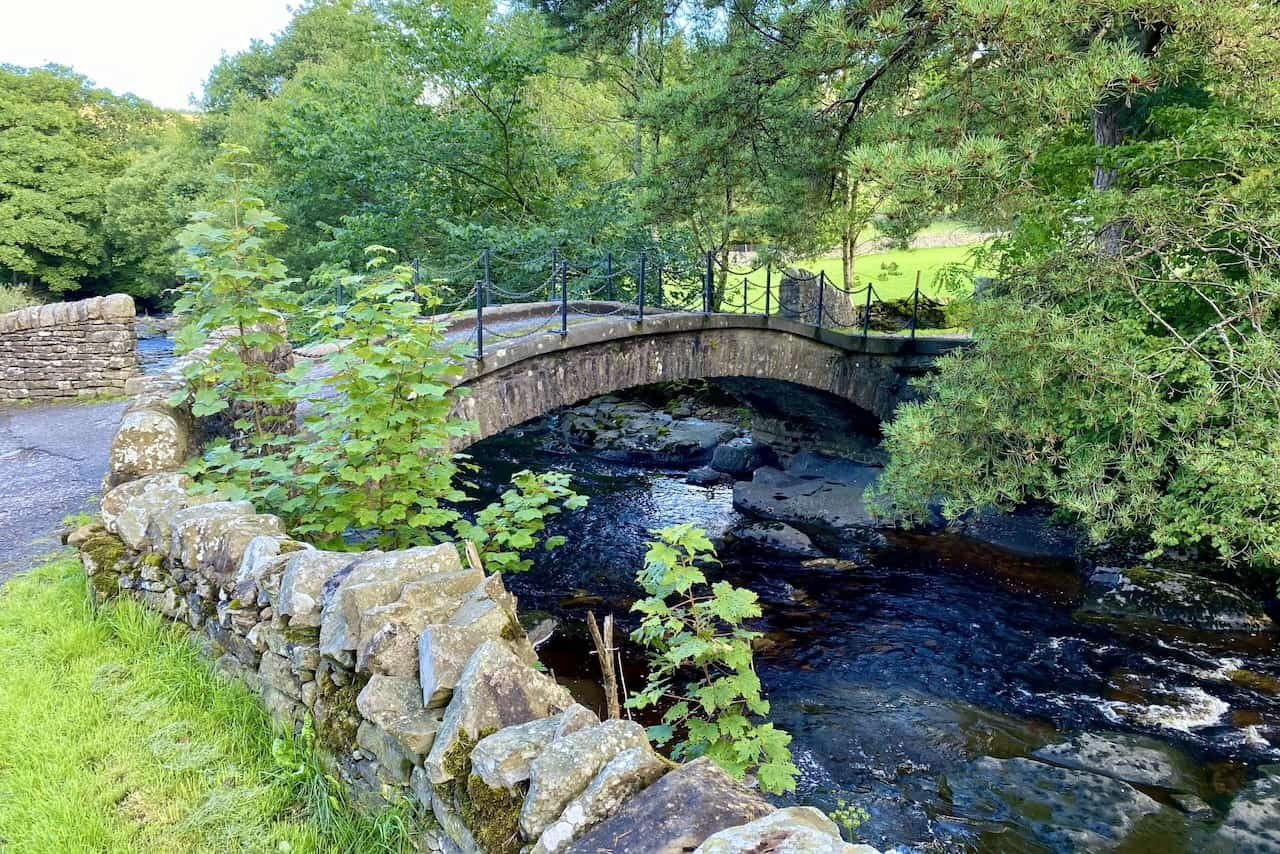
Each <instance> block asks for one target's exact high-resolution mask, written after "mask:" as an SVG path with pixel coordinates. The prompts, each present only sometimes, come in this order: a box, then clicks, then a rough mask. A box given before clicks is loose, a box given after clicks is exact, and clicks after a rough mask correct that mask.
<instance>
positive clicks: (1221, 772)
mask: <svg viewBox="0 0 1280 854" xmlns="http://www.w3.org/2000/svg"><path fill="white" fill-rule="evenodd" d="M473 453H474V455H475V457H476V459H477V460H481V461H483V463H482V467H481V471H480V472H479V473H478V475H477V480H478V482H479V485H480V487H481V490H482V491H483V492H485V493H488V494H492V493H493V491H494V490H495V489H496V487H497V486H498V485H500V484H501V483H502V482H504V481H505V480H506V479H507V478H508V477H509V476H510V474H511V473H512V472H514V471H515V470H517V469H519V468H524V467H528V468H533V469H535V470H549V469H561V470H568V471H571V472H572V473H573V474H574V478H575V486H576V488H577V489H578V490H579V491H582V492H585V493H587V494H589V495H590V496H591V503H590V505H589V506H588V508H587V509H586V510H585V511H582V512H580V513H577V514H574V515H573V516H571V517H569V518H567V519H565V520H562V521H561V523H560V526H559V530H557V531H556V533H563V534H566V535H567V536H568V537H569V543H568V545H566V546H564V547H563V548H561V549H559V550H557V551H555V552H553V553H550V554H544V555H539V556H538V557H537V560H536V565H535V568H534V570H533V571H531V572H529V573H528V574H526V575H523V576H518V577H514V578H512V579H510V586H511V587H512V589H513V590H514V591H515V592H516V593H517V594H518V595H519V596H520V597H521V603H522V608H526V609H538V610H545V611H549V612H552V613H554V614H556V615H557V616H559V617H561V618H562V619H563V620H564V621H565V624H566V625H565V626H564V629H563V630H562V631H561V632H560V634H559V635H558V637H557V638H556V639H555V640H553V641H552V642H551V643H550V644H549V645H548V647H544V649H543V654H544V659H545V660H546V661H547V662H548V664H549V665H550V666H551V667H552V668H553V669H554V670H555V671H556V672H557V674H558V675H560V676H561V677H563V678H565V679H567V680H568V679H572V680H576V681H575V682H574V684H575V686H576V687H577V688H578V690H579V691H580V692H582V693H583V695H584V696H585V697H586V699H588V700H590V699H593V696H594V695H592V689H591V688H590V687H587V686H589V685H590V681H591V679H593V678H594V677H595V673H594V671H593V665H592V664H591V663H590V658H589V656H587V655H586V651H587V649H588V642H587V641H586V639H585V637H583V636H582V634H581V632H580V620H581V619H582V618H583V616H584V614H585V608H586V606H588V605H590V607H592V608H593V609H594V610H596V611H597V612H598V613H604V612H607V611H610V610H611V611H613V612H614V613H615V614H617V615H618V616H619V617H620V618H622V617H623V616H624V615H626V612H627V609H628V607H629V605H630V603H631V601H632V600H633V599H634V598H635V597H636V595H637V594H638V590H637V588H636V587H635V586H634V582H633V575H634V572H635V571H636V569H637V568H638V567H639V566H640V563H641V561H642V558H643V552H644V541H645V539H646V537H647V531H648V530H649V529H651V528H655V527H660V526H663V525H667V524H671V523H674V522H678V521H694V522H697V523H698V524H701V525H703V526H704V527H706V528H707V529H708V530H709V531H711V532H712V533H713V534H716V533H720V532H723V531H725V530H726V529H728V528H729V527H731V526H732V525H733V524H734V523H735V522H736V521H738V515H737V513H736V511H734V510H733V508H732V489H730V488H727V487H723V486H721V487H712V488H702V487H694V486H690V485H688V484H685V483H684V481H683V475H682V474H680V473H676V472H668V473H664V472H655V471H651V470H644V469H639V468H635V467H631V466H626V465H619V464H616V463H608V462H603V461H600V460H597V459H594V458H591V457H588V456H585V455H573V454H570V455H563V454H556V453H551V452H549V451H546V450H544V449H543V448H542V447H541V444H540V439H539V437H538V436H536V435H526V436H523V437H521V436H502V437H498V438H496V439H492V440H489V441H487V442H485V443H483V444H482V445H481V446H477V447H476V448H473ZM890 540H891V543H890V546H889V548H887V549H885V550H883V551H882V552H881V553H879V554H878V555H876V556H875V558H874V560H873V561H872V563H871V565H870V566H865V567H859V568H857V569H847V568H846V569H835V568H829V567H828V568H822V567H813V566H809V567H806V566H802V565H799V564H796V563H789V562H786V561H781V560H778V559H776V558H771V557H767V556H764V555H762V554H758V553H752V552H749V551H744V552H739V553H736V554H726V555H724V557H726V563H725V566H724V569H723V573H724V576H725V577H727V578H728V579H729V580H731V581H732V582H733V583H735V584H739V585H743V586H747V587H750V588H751V589H753V590H755V591H756V592H757V593H758V594H759V595H760V598H761V601H762V604H763V606H764V610H765V614H764V617H763V618H762V620H760V621H759V624H758V625H756V626H755V628H757V629H759V630H760V631H762V632H764V633H765V638H764V640H763V642H762V643H761V645H760V649H759V651H758V652H757V656H756V659H757V667H758V669H759V672H760V676H761V679H762V681H763V683H764V685H765V688H766V691H767V695H768V698H769V700H770V702H771V703H772V707H773V708H772V719H773V720H774V721H775V722H776V723H777V724H778V725H779V726H781V727H783V728H784V729H787V730H788V731H790V732H791V733H792V735H793V736H794V738H795V740H794V742H793V744H792V751H793V754H794V756H795V759H796V762H797V764H798V765H799V767H800V769H801V771H802V779H801V781H800V785H799V789H798V791H797V792H796V793H795V795H794V796H793V797H794V800H796V801H798V802H801V803H811V804H815V805H818V806H822V807H831V806H833V805H834V803H835V802H836V801H837V800H840V799H843V800H848V801H850V802H852V803H855V804H858V805H861V806H863V807H864V808H866V809H867V810H869V811H870V813H871V819H870V821H869V822H868V823H867V824H866V825H864V826H863V827H862V828H861V829H860V831H859V834H860V835H861V836H862V837H863V838H864V839H865V840H866V841H868V842H871V843H873V844H877V845H879V846H882V847H889V846H891V845H897V846H898V847H899V848H900V849H902V850H945V851H951V850H980V851H1067V850H1090V849H1093V848H1096V847H1100V846H1101V847H1111V846H1112V845H1113V844H1117V843H1120V841H1121V840H1123V844H1121V845H1120V848H1121V849H1122V850H1134V851H1156V850H1158V851H1184V850H1195V849H1199V848H1201V847H1202V845H1203V843H1204V841H1205V840H1206V839H1207V838H1208V837H1209V835H1210V834H1212V832H1213V831H1214V828H1215V826H1216V824H1217V823H1218V822H1220V821H1221V819H1222V817H1223V816H1224V815H1225V813H1226V811H1227V809H1228V806H1229V804H1230V803H1231V799H1232V797H1233V796H1234V795H1235V794H1236V793H1237V792H1238V791H1239V790H1240V788H1241V787H1242V786H1243V785H1245V784H1246V783H1247V782H1248V781H1249V780H1251V779H1252V778H1254V777H1256V776H1257V773H1258V772H1257V768H1258V767H1259V766H1260V765H1262V764H1265V763H1273V762H1277V761H1280V750H1277V748H1276V747H1275V746H1273V745H1280V696H1277V694H1278V693H1280V658H1278V657H1277V655H1276V654H1275V652H1274V640H1275V639H1274V638H1273V637H1256V638H1253V639H1251V640H1245V639H1230V638H1227V639H1224V638H1222V637H1217V638H1213V637H1205V636H1187V635H1178V634H1175V633H1159V634H1155V633H1150V632H1146V633H1143V632H1131V631H1125V630H1123V629H1121V628H1119V627H1116V626H1113V625H1109V624H1107V623H1103V622H1099V621H1096V620H1083V619H1077V618H1076V617H1075V616H1074V609H1075V605H1076V604H1077V602H1078V599H1079V596H1080V582H1079V573H1078V571H1077V570H1076V568H1075V567H1072V566H1070V565H1067V564H1063V563H1061V562H1053V561H1043V560H1039V561H1038V560H1035V559H1028V558H1025V557H1017V556H1013V555H1010V554H1006V553H1002V552H1000V551H998V550H996V549H993V548H990V547H986V546H983V545H981V544H978V543H974V542H972V541H966V540H963V539H960V538H956V537H948V536H918V535H916V536H912V535H894V536H892V537H891V538H890ZM595 597H600V598H598V599H597V598H595ZM623 622H624V624H627V623H630V622H633V621H630V620H629V619H624V621H623ZM628 657H629V659H633V660H631V661H629V664H630V665H631V666H630V667H629V668H628V679H630V680H636V679H638V678H639V675H640V670H641V668H640V662H639V658H640V655H639V653H638V652H637V651H636V650H629V651H628ZM632 687H634V685H633V686H632ZM1086 732H1090V733H1104V734H1105V733H1122V734H1127V735H1124V736H1122V737H1123V738H1128V739H1134V738H1136V737H1139V736H1140V737H1141V739H1139V741H1135V742H1134V743H1140V744H1141V745H1143V746H1145V749H1150V750H1153V751H1155V753H1154V754H1152V755H1155V756H1157V757H1159V760H1160V762H1161V763H1164V764H1166V765H1167V766H1168V767H1169V768H1172V769H1175V770H1176V772H1177V773H1176V783H1162V784H1161V785H1159V786H1150V787H1141V786H1140V787H1138V789H1141V791H1139V790H1138V789H1135V788H1131V787H1129V786H1127V785H1122V784H1117V783H1116V782H1115V781H1113V780H1111V779H1110V778H1106V777H1099V776H1097V775H1091V774H1089V775H1086V774H1082V773H1080V772H1076V771H1062V770H1061V769H1056V768H1053V767H1051V766H1048V765H1045V764H1043V763H1040V762H1035V763H1029V762H1025V761H1023V760H1022V759H1021V758H1022V757H1028V756H1030V755H1031V754H1032V753H1034V752H1036V751H1037V750H1040V749H1041V748H1044V747H1045V746H1046V745H1050V744H1054V743H1058V742H1062V741H1064V740H1065V739H1067V738H1068V737H1070V736H1072V735H1075V734H1079V733H1086ZM1126 743H1127V742H1126ZM1046 769H1047V770H1046ZM1170 779H1175V778H1173V777H1171V778H1170ZM1117 785H1119V786H1120V790H1122V791H1123V793H1124V797H1128V794H1127V793H1132V798H1133V800H1132V803H1130V802H1128V801H1126V800H1124V797H1120V796H1118V795H1117V794H1116V792H1115V791H1113V790H1112V789H1109V788H1107V787H1108V786H1112V787H1114V786H1117ZM1192 795H1194V796H1195V797H1196V798H1199V799H1201V800H1202V801H1203V802H1205V803H1207V804H1208V805H1209V807H1211V808H1212V812H1211V813H1210V814H1208V816H1203V815H1202V816H1201V817H1200V818H1193V817H1192V816H1191V815H1189V814H1188V812H1187V810H1185V809H1183V808H1180V807H1179V806H1178V804H1179V803H1180V802H1181V800H1187V799H1188V798H1189V796H1192ZM1206 818H1207V820H1206Z"/></svg>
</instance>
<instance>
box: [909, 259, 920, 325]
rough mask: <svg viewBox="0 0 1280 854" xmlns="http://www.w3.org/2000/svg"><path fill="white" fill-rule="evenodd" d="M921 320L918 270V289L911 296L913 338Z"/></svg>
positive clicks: (917, 271)
mask: <svg viewBox="0 0 1280 854" xmlns="http://www.w3.org/2000/svg"><path fill="white" fill-rule="evenodd" d="M919 322H920V271H919V270H916V290H915V293H914V294H912V297H911V340H912V341H914V340H916V325H917V324H918V323H919Z"/></svg>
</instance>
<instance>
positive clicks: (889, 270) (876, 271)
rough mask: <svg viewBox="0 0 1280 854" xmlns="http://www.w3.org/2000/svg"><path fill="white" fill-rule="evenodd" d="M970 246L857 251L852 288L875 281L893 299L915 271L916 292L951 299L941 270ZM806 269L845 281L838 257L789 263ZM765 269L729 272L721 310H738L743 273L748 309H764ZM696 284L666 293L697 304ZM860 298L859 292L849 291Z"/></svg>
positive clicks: (906, 292)
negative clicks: (918, 284) (917, 283)
mask: <svg viewBox="0 0 1280 854" xmlns="http://www.w3.org/2000/svg"><path fill="white" fill-rule="evenodd" d="M973 248H974V246H973V245H972V244H971V245H967V246H939V247H930V248H925V249H895V250H890V251H888V252H875V253H871V254H867V255H859V256H857V258H856V259H855V261H854V266H853V270H854V280H855V281H854V283H853V284H852V286H851V288H852V289H853V290H854V291H855V292H856V291H858V290H860V289H861V288H865V287H866V285H867V283H868V282H871V283H872V284H873V285H874V286H875V297H874V298H875V299H877V300H895V299H904V298H906V297H909V296H911V294H912V292H913V291H914V290H915V285H916V274H917V273H919V274H920V292H921V293H922V294H924V295H926V296H929V297H932V298H934V299H936V300H939V301H942V302H946V301H948V300H950V299H954V297H955V295H954V294H949V293H947V292H946V290H945V289H944V288H943V287H942V279H941V277H940V275H939V274H940V273H941V272H942V270H943V269H944V268H946V267H948V266H951V265H953V264H967V263H970V261H971V259H970V257H969V253H970V252H971V251H972V250H973ZM788 266H790V267H799V268H802V269H805V270H808V271H810V272H812V273H814V274H815V275H816V274H818V273H820V272H824V273H826V275H827V279H828V280H829V281H831V282H832V283H834V284H836V285H841V286H842V285H843V280H842V273H841V269H840V258H839V257H832V258H815V259H811V260H808V261H797V262H795V263H793V264H790V265H788ZM765 277H766V273H765V271H764V270H763V269H761V270H756V271H754V272H752V273H751V274H749V275H747V276H745V277H744V276H733V275H731V276H729V281H728V285H727V287H726V294H725V300H724V303H723V310H724V311H729V312H733V311H741V310H742V301H743V279H744V278H745V279H746V280H747V285H746V299H747V304H748V306H749V307H750V310H751V313H760V312H763V311H764V285H765V281H766V278H765ZM780 280H781V271H780V270H778V269H777V268H775V269H774V270H773V273H772V291H771V296H770V306H771V313H774V314H776V313H777V311H778V303H777V299H778V283H779V281H780ZM699 288H700V285H698V284H697V283H692V284H689V285H686V286H685V288H684V291H686V293H683V294H682V293H680V292H678V291H675V289H672V292H671V294H670V297H674V298H675V299H677V300H683V302H684V304H685V305H692V304H698V303H699V301H700V300H701V299H702V297H701V295H700V292H699ZM853 299H854V301H855V302H856V301H857V300H859V299H861V295H860V294H856V295H855V296H854V297H853Z"/></svg>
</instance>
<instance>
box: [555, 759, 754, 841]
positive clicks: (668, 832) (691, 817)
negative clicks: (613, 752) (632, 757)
mask: <svg viewBox="0 0 1280 854" xmlns="http://www.w3.org/2000/svg"><path fill="white" fill-rule="evenodd" d="M773 809H774V808H773V807H772V806H770V805H769V804H768V803H766V802H765V801H764V800H763V799H762V798H761V797H760V796H759V795H756V794H755V793H753V792H751V791H749V790H747V789H746V788H744V787H743V786H741V785H740V784H738V783H737V782H735V781H734V779H733V778H732V777H730V776H729V775H728V774H727V773H725V772H724V771H723V770H722V769H721V768H720V767H719V766H718V765H716V764H715V763H714V762H712V761H711V760H710V759H707V758H705V757H704V758H702V759H695V760H694V761H693V762H690V763H688V764H687V765H681V766H680V767H679V768H676V769H675V770H673V771H669V772H667V774H665V775H664V776H663V777H662V779H661V780H659V781H658V782H656V783H654V784H653V785H652V786H649V787H648V788H647V789H645V790H644V791H642V792H640V793H639V794H637V795H635V796H634V797H632V798H630V799H629V800H628V801H627V802H626V803H625V804H623V805H622V808H621V809H619V810H618V812H617V813H615V814H614V815H613V816H612V817H610V818H608V819H606V820H605V821H603V822H601V823H600V824H597V825H596V826H595V827H594V828H593V829H592V830H590V831H588V832H587V834H586V835H584V836H583V837H582V838H581V839H578V840H577V841H575V842H573V843H572V844H571V845H569V847H568V848H566V849H564V850H565V851H568V852H571V853H572V854H600V852H605V851H608V852H611V854H683V852H686V851H690V850H692V849H695V848H697V847H698V846H699V845H701V844H702V843H703V841H705V840H706V839H707V837H709V836H711V835H712V834H713V833H716V832H718V831H721V830H724V829H726V828H730V827H736V826H738V825H740V824H747V823H748V822H751V821H754V820H756V819H757V818H761V817H762V816H766V815H768V814H769V813H771V812H773Z"/></svg>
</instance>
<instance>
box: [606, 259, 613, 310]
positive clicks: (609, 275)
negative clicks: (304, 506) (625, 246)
mask: <svg viewBox="0 0 1280 854" xmlns="http://www.w3.org/2000/svg"><path fill="white" fill-rule="evenodd" d="M604 284H605V296H606V297H607V298H608V300H609V302H613V253H612V252H610V253H608V254H607V255H605V257H604Z"/></svg>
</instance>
